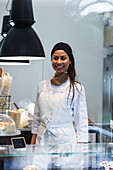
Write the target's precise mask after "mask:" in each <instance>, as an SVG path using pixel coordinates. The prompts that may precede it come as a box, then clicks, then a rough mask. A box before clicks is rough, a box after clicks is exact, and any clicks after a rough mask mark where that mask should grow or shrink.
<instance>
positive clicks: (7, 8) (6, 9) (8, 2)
mask: <svg viewBox="0 0 113 170" xmlns="http://www.w3.org/2000/svg"><path fill="white" fill-rule="evenodd" d="M9 1H10V0H8V1H7V4H6V11H11V9H10V10H9V9H8V5H9Z"/></svg>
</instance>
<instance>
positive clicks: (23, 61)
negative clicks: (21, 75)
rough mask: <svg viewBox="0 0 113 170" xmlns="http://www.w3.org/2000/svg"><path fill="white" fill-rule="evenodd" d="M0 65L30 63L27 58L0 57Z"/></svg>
mask: <svg viewBox="0 0 113 170" xmlns="http://www.w3.org/2000/svg"><path fill="white" fill-rule="evenodd" d="M0 65H5V66H6V65H19V66H20V65H21V66H22V65H24V66H25V65H30V62H29V60H3V59H0Z"/></svg>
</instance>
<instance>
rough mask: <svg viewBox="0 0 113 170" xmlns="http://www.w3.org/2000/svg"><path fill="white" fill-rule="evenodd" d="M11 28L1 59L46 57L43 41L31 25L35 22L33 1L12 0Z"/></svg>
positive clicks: (2, 48)
mask: <svg viewBox="0 0 113 170" xmlns="http://www.w3.org/2000/svg"><path fill="white" fill-rule="evenodd" d="M10 21H13V22H14V26H12V27H11V28H10V30H9V31H8V33H7V36H6V38H5V39H4V41H3V43H2V46H1V50H0V59H8V60H39V59H44V58H45V53H44V49H43V46H42V43H41V41H40V39H39V37H38V35H37V34H36V32H35V31H34V30H33V28H32V27H31V25H32V24H33V23H34V17H33V10H32V1H31V0H12V7H11V15H10Z"/></svg>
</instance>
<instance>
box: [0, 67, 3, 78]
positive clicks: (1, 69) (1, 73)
mask: <svg viewBox="0 0 113 170" xmlns="http://www.w3.org/2000/svg"><path fill="white" fill-rule="evenodd" d="M0 77H1V78H2V77H3V68H0Z"/></svg>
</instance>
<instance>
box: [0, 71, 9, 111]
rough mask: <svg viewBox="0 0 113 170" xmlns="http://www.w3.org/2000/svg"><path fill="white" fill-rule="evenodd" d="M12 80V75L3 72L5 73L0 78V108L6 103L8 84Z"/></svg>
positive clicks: (4, 106)
mask: <svg viewBox="0 0 113 170" xmlns="http://www.w3.org/2000/svg"><path fill="white" fill-rule="evenodd" d="M11 82H12V77H11V76H10V75H9V73H5V75H4V76H3V77H2V78H1V79H0V88H1V91H0V109H5V108H6V104H7V97H8V94H9V90H10V86H11Z"/></svg>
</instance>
